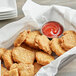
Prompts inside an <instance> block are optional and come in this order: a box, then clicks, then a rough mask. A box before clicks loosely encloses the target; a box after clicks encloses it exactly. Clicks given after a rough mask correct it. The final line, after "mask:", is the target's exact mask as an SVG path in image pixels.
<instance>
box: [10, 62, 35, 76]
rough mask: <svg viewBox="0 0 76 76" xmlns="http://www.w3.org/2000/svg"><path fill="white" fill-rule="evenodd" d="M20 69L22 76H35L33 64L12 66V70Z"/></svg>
mask: <svg viewBox="0 0 76 76" xmlns="http://www.w3.org/2000/svg"><path fill="white" fill-rule="evenodd" d="M15 68H18V71H19V75H20V76H34V66H33V65H32V64H23V63H19V64H14V65H12V66H11V68H10V69H11V70H12V69H15Z"/></svg>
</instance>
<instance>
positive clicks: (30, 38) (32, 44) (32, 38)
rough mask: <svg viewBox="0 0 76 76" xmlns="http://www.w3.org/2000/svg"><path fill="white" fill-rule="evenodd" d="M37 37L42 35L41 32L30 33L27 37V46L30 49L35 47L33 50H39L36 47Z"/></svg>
mask: <svg viewBox="0 0 76 76" xmlns="http://www.w3.org/2000/svg"><path fill="white" fill-rule="evenodd" d="M37 35H41V34H40V32H39V31H32V32H30V33H29V34H28V35H27V38H26V40H25V43H26V44H27V45H29V46H30V47H33V48H38V47H36V46H35V37H36V36H37Z"/></svg>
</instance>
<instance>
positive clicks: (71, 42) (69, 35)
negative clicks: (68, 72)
mask: <svg viewBox="0 0 76 76" xmlns="http://www.w3.org/2000/svg"><path fill="white" fill-rule="evenodd" d="M63 35H64V36H62V37H61V38H60V41H61V47H62V48H63V49H65V50H66V51H68V50H69V49H71V48H73V47H75V46H76V32H74V31H65V32H64V33H63Z"/></svg>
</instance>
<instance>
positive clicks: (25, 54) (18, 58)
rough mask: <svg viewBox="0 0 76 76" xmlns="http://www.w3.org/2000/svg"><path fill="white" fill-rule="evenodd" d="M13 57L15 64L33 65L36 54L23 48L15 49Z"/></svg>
mask: <svg viewBox="0 0 76 76" xmlns="http://www.w3.org/2000/svg"><path fill="white" fill-rule="evenodd" d="M12 57H13V60H14V61H15V62H18V63H31V64H33V62H34V60H35V53H34V51H30V50H28V49H24V48H22V47H15V48H14V49H13V51H12Z"/></svg>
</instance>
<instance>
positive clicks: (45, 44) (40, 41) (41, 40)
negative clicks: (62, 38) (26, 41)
mask: <svg viewBox="0 0 76 76" xmlns="http://www.w3.org/2000/svg"><path fill="white" fill-rule="evenodd" d="M49 42H50V41H49V39H48V38H47V37H46V36H45V35H41V36H40V35H38V36H36V38H35V45H36V46H38V47H39V48H40V49H42V50H43V51H44V52H46V53H48V54H51V53H52V51H51V49H50V46H49Z"/></svg>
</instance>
